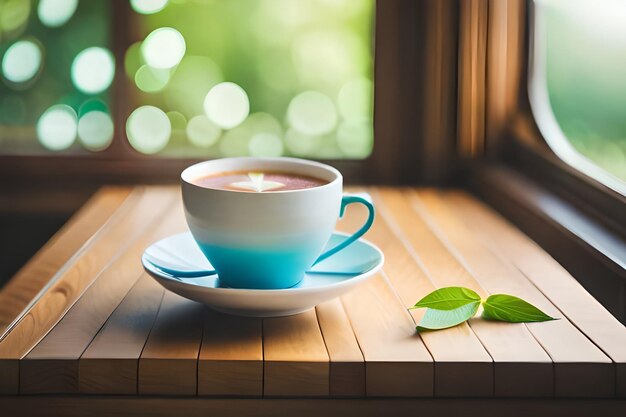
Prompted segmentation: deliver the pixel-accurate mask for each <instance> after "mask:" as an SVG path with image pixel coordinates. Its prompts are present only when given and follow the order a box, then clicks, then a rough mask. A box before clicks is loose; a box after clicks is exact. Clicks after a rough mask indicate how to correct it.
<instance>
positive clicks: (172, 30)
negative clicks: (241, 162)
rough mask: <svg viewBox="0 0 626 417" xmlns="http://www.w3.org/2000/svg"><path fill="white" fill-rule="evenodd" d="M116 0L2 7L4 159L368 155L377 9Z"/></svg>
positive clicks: (323, 0)
mask: <svg viewBox="0 0 626 417" xmlns="http://www.w3.org/2000/svg"><path fill="white" fill-rule="evenodd" d="M116 1H117V0H116ZM120 1H121V0H120ZM125 1H128V3H125V4H122V5H121V6H120V3H117V2H111V1H106V0H89V1H87V0H83V1H79V0H39V1H32V0H0V63H1V67H0V78H1V82H0V153H4V154H7V153H9V154H11V153H24V154H33V153H44V154H45V153H50V154H52V153H79V154H80V153H85V154H93V153H104V154H106V152H107V149H108V147H109V146H110V144H111V143H112V142H113V141H123V142H126V143H125V145H126V146H118V147H117V149H118V150H123V149H126V150H127V151H128V152H127V154H126V155H127V156H137V155H139V154H145V155H158V156H168V157H177V156H181V157H200V158H211V157H221V156H234V155H258V156H278V155H285V156H289V155H293V156H303V157H313V158H331V159H332V158H349V159H360V158H365V157H367V156H368V155H369V154H370V152H371V149H372V143H373V123H372V113H373V84H372V83H373V61H372V59H373V13H374V0H297V1H294V0H125ZM113 8H115V13H114V12H113V10H112V9H113ZM114 34H115V37H116V41H115V45H117V49H115V48H114V47H113V41H112V37H113V35H114ZM116 69H117V71H116ZM114 84H115V85H119V86H120V88H116V89H115V94H114V92H113V85H114ZM113 103H115V104H113ZM114 120H115V121H119V123H120V126H114ZM114 133H115V134H114ZM116 155H118V156H119V153H117V154H116Z"/></svg>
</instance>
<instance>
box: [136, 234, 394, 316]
mask: <svg viewBox="0 0 626 417" xmlns="http://www.w3.org/2000/svg"><path fill="white" fill-rule="evenodd" d="M345 238H346V235H344V234H341V233H334V234H333V236H332V237H331V239H330V241H329V243H328V247H333V246H334V245H336V244H337V242H338V241H341V240H342V239H345ZM147 251H150V252H151V254H154V253H161V254H168V256H173V257H175V258H177V259H185V260H186V261H188V262H189V264H191V265H194V266H197V267H198V268H205V269H212V267H211V264H210V263H209V262H208V261H207V260H206V258H205V257H204V255H203V254H202V252H201V251H200V249H199V248H198V246H197V245H196V243H195V241H194V240H193V237H192V236H191V233H182V234H178V235H174V236H170V237H168V238H165V239H163V240H160V241H158V242H155V243H154V244H152V245H151V246H150V247H149V248H148V249H146V252H147ZM383 263H384V256H383V253H382V252H381V251H380V249H378V248H377V247H376V246H374V245H373V244H371V243H370V242H367V241H365V240H363V239H359V240H357V241H356V242H354V243H353V244H351V245H350V246H348V247H347V248H345V249H344V250H342V251H341V252H338V253H337V254H335V255H333V256H331V257H330V258H328V259H326V260H324V261H322V262H320V263H319V264H317V265H316V267H315V269H316V270H319V271H324V273H319V272H318V273H307V274H306V275H305V277H304V279H303V280H302V281H301V282H300V283H299V284H298V285H296V286H295V287H291V288H287V289H282V290H249V289H239V288H228V287H223V286H220V282H219V277H218V276H217V275H211V276H206V277H199V278H182V277H175V276H174V275H171V274H168V273H166V272H163V271H161V270H160V269H159V268H157V267H155V266H154V265H153V264H152V263H150V262H148V261H147V260H146V259H145V257H142V264H143V267H144V269H145V270H146V271H147V272H148V274H150V275H151V276H152V277H153V278H154V279H156V280H157V282H159V284H161V285H162V286H163V287H165V288H166V289H168V290H170V291H172V292H175V293H177V294H179V295H181V296H183V297H185V298H188V299H190V300H194V301H198V302H201V303H204V304H206V305H207V306H209V307H210V308H212V309H214V310H217V311H220V312H223V313H228V314H235V315H240V316H251V317H277V316H289V315H292V314H297V313H301V312H303V311H307V310H310V309H311V308H313V307H315V306H316V305H318V304H320V303H322V302H324V301H327V300H331V299H333V298H336V297H340V296H341V295H343V294H345V293H346V292H348V291H350V290H352V289H353V288H354V287H355V286H356V285H358V284H360V283H362V282H364V281H365V280H367V279H368V278H370V277H371V276H373V275H374V274H375V273H376V272H378V271H379V270H380V269H381V267H382V266H383ZM355 264H358V265H362V266H364V268H365V269H363V271H364V272H361V273H358V274H352V273H349V272H346V271H353V270H354V266H355ZM328 271H333V273H329V272H328ZM342 271H343V272H342Z"/></svg>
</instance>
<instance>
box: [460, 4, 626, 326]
mask: <svg viewBox="0 0 626 417" xmlns="http://www.w3.org/2000/svg"><path fill="white" fill-rule="evenodd" d="M494 1H497V0H494ZM509 1H510V0H509ZM522 1H524V3H525V5H526V6H527V7H526V13H525V16H524V22H523V25H524V28H525V31H526V33H525V36H524V38H525V39H524V44H523V54H522V55H521V56H522V59H521V60H520V61H519V63H518V65H519V66H520V67H519V68H517V69H518V70H519V71H520V73H521V82H520V85H519V86H518V87H519V88H518V91H517V104H516V107H515V109H514V111H513V113H512V114H511V115H510V117H508V118H507V121H506V126H505V129H504V130H503V132H502V134H501V136H500V137H499V138H495V139H497V141H495V140H494V138H490V140H491V141H494V142H497V145H498V146H497V147H496V148H497V149H496V150H495V152H491V153H489V152H488V154H487V156H485V157H483V158H479V159H470V160H466V169H467V171H466V172H467V173H468V175H466V177H465V178H462V179H460V182H461V183H462V184H463V185H464V186H465V187H467V188H468V189H470V190H471V191H472V192H473V193H475V194H476V195H478V196H479V197H480V198H482V199H483V200H484V201H486V202H487V203H488V204H489V205H491V206H493V207H494V208H495V209H496V210H497V211H498V212H500V213H501V214H503V215H504V216H505V217H506V218H507V219H508V220H510V221H512V222H513V223H514V224H515V225H516V226H517V227H519V228H520V229H521V230H522V231H524V232H525V233H527V234H528V235H529V236H530V237H531V238H532V239H533V240H534V241H535V242H537V243H538V244H539V245H540V246H541V247H542V248H544V249H545V250H546V251H547V252H548V253H550V255H552V256H553V257H554V258H555V259H556V260H557V261H558V262H559V263H561V264H562V265H563V266H564V267H565V268H566V269H568V271H569V272H570V273H571V274H572V275H573V276H574V277H576V279H578V280H579V281H580V282H581V284H582V285H583V286H584V287H585V288H586V289H587V290H588V291H589V292H590V293H591V294H592V295H594V297H596V298H597V299H598V300H599V301H601V302H602V304H603V305H604V306H605V307H607V308H608V309H609V310H610V311H611V313H612V314H614V315H615V316H616V317H619V318H620V319H621V320H622V322H626V268H624V265H626V196H624V195H622V194H621V193H619V192H617V191H616V190H614V189H613V188H611V187H609V186H608V185H607V184H604V183H602V182H600V181H598V180H597V179H596V178H593V177H591V176H589V175H587V174H585V173H584V172H582V171H580V170H578V169H577V168H576V167H574V166H572V165H570V164H568V163H567V162H566V161H565V160H563V159H561V158H560V157H559V156H558V155H557V154H556V153H555V152H554V150H553V149H552V148H551V147H550V146H549V144H548V143H549V142H548V140H547V138H546V137H545V136H544V134H547V132H545V130H544V131H543V132H542V130H541V129H540V128H539V125H538V122H537V120H536V118H535V115H534V114H533V111H532V109H531V90H532V88H530V83H531V79H530V77H529V74H530V66H532V55H531V47H532V45H531V39H532V36H531V35H532V29H533V26H532V22H531V18H532V14H531V13H532V3H533V0H522ZM487 42H489V39H487ZM535 81H536V80H535ZM489 94H496V95H497V94H503V92H502V91H495V92H494V91H491V92H489ZM532 94H534V92H532ZM535 99H536V97H535ZM536 111H537V109H535V112H536Z"/></svg>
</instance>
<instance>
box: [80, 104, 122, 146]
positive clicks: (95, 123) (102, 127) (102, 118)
mask: <svg viewBox="0 0 626 417" xmlns="http://www.w3.org/2000/svg"><path fill="white" fill-rule="evenodd" d="M78 140H79V141H80V143H81V144H82V145H83V146H84V147H85V148H87V149H89V150H91V151H101V150H103V149H106V148H107V147H108V146H109V145H110V144H111V141H112V140H113V120H112V119H111V116H109V114H108V113H106V112H103V111H98V110H95V111H90V112H88V113H85V114H84V115H83V116H81V118H80V119H79V120H78Z"/></svg>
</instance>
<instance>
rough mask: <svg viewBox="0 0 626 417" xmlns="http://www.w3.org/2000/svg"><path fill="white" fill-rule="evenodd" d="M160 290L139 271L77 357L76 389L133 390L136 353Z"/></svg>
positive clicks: (149, 326)
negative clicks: (128, 288) (139, 275)
mask: <svg viewBox="0 0 626 417" xmlns="http://www.w3.org/2000/svg"><path fill="white" fill-rule="evenodd" d="M163 291H164V290H163V287H161V285H159V284H158V283H157V282H156V281H155V280H154V279H153V278H152V277H150V276H149V275H148V274H145V273H144V274H142V276H141V278H139V280H138V281H137V283H136V284H135V285H134V286H133V288H131V290H130V291H129V292H128V294H127V295H126V297H124V300H122V302H121V303H120V305H119V306H118V307H117V308H116V309H115V311H114V312H113V314H111V317H109V319H108V320H107V322H106V323H105V324H104V326H103V327H102V329H101V330H100V332H98V334H97V336H96V337H95V338H94V340H93V341H92V342H91V343H90V344H89V347H88V348H87V350H85V353H83V354H82V356H81V357H80V360H79V361H78V377H79V378H78V391H79V392H81V393H85V394H137V372H138V366H139V356H140V355H141V351H142V350H143V347H144V345H145V343H146V340H147V338H148V334H149V333H150V330H151V329H152V325H153V324H154V320H155V318H156V315H157V312H158V309H159V306H160V304H161V299H162V298H163Z"/></svg>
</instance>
